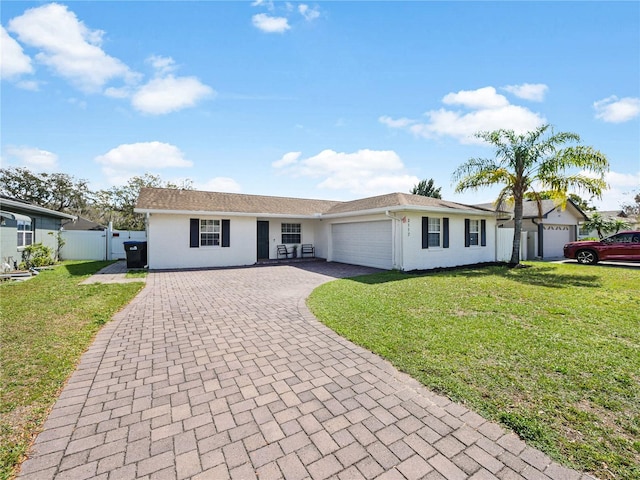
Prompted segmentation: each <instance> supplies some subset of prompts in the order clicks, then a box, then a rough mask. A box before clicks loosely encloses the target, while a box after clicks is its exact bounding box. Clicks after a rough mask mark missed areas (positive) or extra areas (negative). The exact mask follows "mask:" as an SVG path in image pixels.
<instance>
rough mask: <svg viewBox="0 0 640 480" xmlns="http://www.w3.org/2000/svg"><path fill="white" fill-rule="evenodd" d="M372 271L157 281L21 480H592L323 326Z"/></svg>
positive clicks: (77, 376) (65, 406)
mask: <svg viewBox="0 0 640 480" xmlns="http://www.w3.org/2000/svg"><path fill="white" fill-rule="evenodd" d="M370 271H371V270H369V269H366V268H362V267H352V266H346V265H339V264H331V263H321V262H318V263H309V264H300V265H295V266H293V265H288V266H267V267H254V268H239V269H225V270H201V271H181V272H152V273H150V274H149V276H148V277H147V285H146V287H145V289H144V290H143V291H142V292H141V293H140V294H139V295H138V296H137V297H136V298H135V299H134V300H133V302H131V303H130V304H129V305H128V306H127V307H126V308H125V309H124V310H122V311H121V312H120V313H118V314H117V315H116V316H115V317H114V319H113V321H112V322H110V323H109V324H107V325H106V326H105V327H104V328H103V330H102V331H101V332H100V333H99V334H98V336H97V338H96V340H95V342H94V343H93V345H92V346H91V348H90V349H89V350H88V351H87V352H86V353H85V355H84V356H83V357H82V360H81V363H80V365H79V367H78V369H77V370H76V372H75V373H74V374H73V376H72V377H71V379H70V381H69V383H68V384H67V386H66V388H65V389H64V391H63V392H62V394H61V396H60V398H59V400H58V402H57V403H56V405H55V407H54V409H53V410H52V412H51V413H50V415H49V417H48V419H47V421H46V423H45V426H44V431H43V432H42V433H41V434H40V435H39V436H38V438H37V440H36V442H35V444H34V446H33V448H32V450H31V454H30V458H29V459H28V460H27V461H26V462H25V463H24V464H23V465H22V471H21V475H20V478H22V479H25V480H26V479H39V480H46V479H53V478H56V479H73V480H82V479H89V478H91V479H100V480H116V479H117V480H126V479H149V480H151V479H186V478H193V479H212V480H218V479H227V478H234V479H236V478H237V479H252V478H260V479H271V478H286V479H287V480H295V479H306V478H311V479H313V480H320V479H326V478H338V479H343V480H345V479H361V478H379V479H419V478H425V479H443V478H446V479H464V478H473V479H478V480H479V479H491V478H500V479H517V478H526V479H545V478H552V479H569V480H571V479H581V478H582V479H586V478H590V477H587V476H586V475H581V474H580V473H577V472H575V471H572V470H568V469H566V468H563V467H561V466H559V465H557V464H555V463H553V462H551V461H550V459H549V458H548V457H547V456H545V455H543V454H542V453H540V452H539V451H537V450H535V449H533V448H530V447H526V446H525V445H524V443H523V442H521V441H520V440H519V439H518V438H517V437H516V436H515V435H513V434H509V433H506V432H505V431H504V430H503V429H502V428H500V427H499V426H498V425H496V424H494V423H491V422H487V421H485V420H484V419H483V418H482V417H480V416H479V415H477V414H475V413H474V412H471V411H469V410H468V409H466V408H465V407H463V406H461V405H458V404H456V403H452V402H450V401H449V400H447V399H446V398H444V397H441V396H439V395H435V394H434V393H432V392H430V391H428V390H426V389H425V388H423V387H422V386H421V385H420V384H418V382H416V381H414V380H412V379H411V378H409V377H408V376H406V375H404V374H401V373H399V372H398V371H397V370H395V369H394V368H393V367H392V366H391V365H390V364H389V363H387V362H386V361H383V360H382V359H380V358H379V357H377V356H375V355H373V354H371V353H370V352H368V351H366V350H363V349H361V348H359V347H356V346H354V345H353V344H352V343H350V342H348V341H346V340H344V339H343V338H341V337H339V336H338V335H336V334H335V333H333V332H332V331H331V330H329V329H328V328H326V327H324V326H323V325H322V324H320V323H319V322H318V321H317V320H316V319H315V318H314V317H313V316H312V315H311V314H310V312H309V311H308V310H307V308H306V306H305V298H306V297H307V296H308V294H309V293H310V292H311V291H312V290H313V288H315V287H316V286H318V285H320V284H321V283H323V282H326V281H329V280H332V279H333V278H337V277H345V276H352V275H356V274H361V273H368V272H370Z"/></svg>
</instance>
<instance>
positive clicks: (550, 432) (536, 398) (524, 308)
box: [308, 263, 640, 479]
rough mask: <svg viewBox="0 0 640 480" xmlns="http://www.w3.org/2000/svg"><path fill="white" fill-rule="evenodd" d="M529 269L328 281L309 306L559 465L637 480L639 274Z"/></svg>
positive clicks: (561, 266) (341, 331) (349, 335)
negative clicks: (510, 431)
mask: <svg viewBox="0 0 640 480" xmlns="http://www.w3.org/2000/svg"><path fill="white" fill-rule="evenodd" d="M527 265H528V266H529V268H519V269H509V268H507V267H501V266H495V267H487V268H466V269H460V270H455V271H445V272H438V273H430V274H422V275H411V274H405V273H401V272H385V273H381V274H377V275H372V276H366V277H358V278H355V279H344V280H337V281H334V282H330V283H327V284H325V285H322V286H320V287H319V288H318V289H316V290H315V291H314V292H313V293H312V295H311V296H310V298H309V300H308V304H309V307H310V308H311V310H312V311H313V313H314V314H315V315H316V316H318V318H319V319H320V320H321V321H323V322H324V323H326V324H327V325H328V326H329V327H331V328H332V329H334V330H335V331H336V332H338V333H339V334H340V335H342V336H344V337H346V338H348V339H350V340H352V341H354V342H355V343H357V344H359V345H362V346H363V347H365V348H367V349H369V350H372V351H373V352H375V353H377V354H379V355H381V356H383V357H385V358H386V359H388V360H389V361H391V362H392V363H393V364H394V365H395V366H396V367H397V368H399V369H401V370H403V371H405V372H407V373H409V374H410V375H412V376H413V377H414V378H416V379H418V380H419V381H421V382H422V383H423V384H424V385H426V386H427V387H428V388H430V389H432V390H435V391H437V392H439V393H442V394H444V395H447V396H448V397H450V398H451V399H453V400H455V401H458V402H461V403H464V404H466V405H467V406H469V407H470V408H471V409H473V410H475V411H477V412H479V413H480V414H482V415H484V416H485V417H486V418H489V419H492V420H496V421H499V422H501V423H502V424H503V425H504V426H505V427H507V428H510V429H512V430H513V431H515V432H516V433H517V434H518V435H520V437H521V438H522V439H524V440H525V441H526V442H528V443H529V444H530V445H532V446H534V447H537V448H540V449H541V450H543V451H544V452H546V453H547V454H549V455H550V456H551V457H553V458H554V459H556V460H558V461H560V462H561V463H563V464H565V465H567V466H570V467H574V468H577V469H578V470H582V471H585V472H590V473H593V474H595V475H596V476H597V477H599V478H601V479H613V478H616V479H621V478H626V479H632V478H640V440H639V439H640V402H639V401H638V399H640V376H639V375H638V372H640V354H639V353H640V351H639V345H640V318H639V317H638V312H640V296H638V285H640V269H637V268H636V269H631V268H620V267H618V268H616V267H605V266H596V267H591V268H584V266H578V265H571V264H548V263H528V264H527Z"/></svg>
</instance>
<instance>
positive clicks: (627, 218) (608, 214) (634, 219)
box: [578, 210, 640, 238]
mask: <svg viewBox="0 0 640 480" xmlns="http://www.w3.org/2000/svg"><path fill="white" fill-rule="evenodd" d="M598 213H599V214H600V215H602V218H605V219H610V220H622V221H623V222H626V223H628V224H629V230H638V229H640V217H638V216H636V215H627V214H626V213H625V212H624V210H603V211H600V212H598ZM613 233H615V232H610V233H607V234H605V236H608V235H612V234H613ZM578 237H579V238H598V232H597V231H596V230H586V229H585V228H584V227H583V226H580V231H579V233H578Z"/></svg>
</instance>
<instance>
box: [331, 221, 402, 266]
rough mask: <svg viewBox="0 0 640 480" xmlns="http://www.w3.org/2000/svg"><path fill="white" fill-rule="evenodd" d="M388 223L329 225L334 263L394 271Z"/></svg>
mask: <svg viewBox="0 0 640 480" xmlns="http://www.w3.org/2000/svg"><path fill="white" fill-rule="evenodd" d="M391 232H392V230H391V220H382V221H379V222H355V223H337V224H335V225H332V226H331V241H332V246H333V251H332V257H333V261H335V262H343V263H351V264H353V265H364V266H366V267H376V268H385V269H389V270H390V269H391V268H393V260H392V251H391V250H392V245H391V244H392V242H391V240H392V238H391V235H392V233H391Z"/></svg>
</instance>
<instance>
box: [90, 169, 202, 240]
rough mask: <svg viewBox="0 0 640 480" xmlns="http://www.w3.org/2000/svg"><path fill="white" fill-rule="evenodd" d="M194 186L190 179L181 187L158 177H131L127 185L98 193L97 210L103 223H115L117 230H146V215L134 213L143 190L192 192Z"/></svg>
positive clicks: (148, 175)
mask: <svg viewBox="0 0 640 480" xmlns="http://www.w3.org/2000/svg"><path fill="white" fill-rule="evenodd" d="M192 184H193V182H192V181H191V180H189V179H186V180H184V181H183V182H182V183H181V184H180V185H178V184H176V183H173V182H164V181H163V180H162V179H161V178H160V177H159V176H158V175H153V174H150V173H145V174H144V175H142V176H135V177H131V178H130V179H129V181H128V182H127V184H126V185H121V186H114V187H111V188H109V189H106V190H100V191H98V192H96V200H95V203H96V208H97V210H98V212H99V216H100V219H101V221H102V222H104V223H109V222H113V227H114V228H115V229H116V230H144V227H145V224H144V215H141V214H139V213H135V212H134V211H133V210H134V208H135V206H136V202H137V201H138V195H139V194H140V189H141V188H145V187H155V188H181V189H183V190H191V189H192V188H193V187H192Z"/></svg>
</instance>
